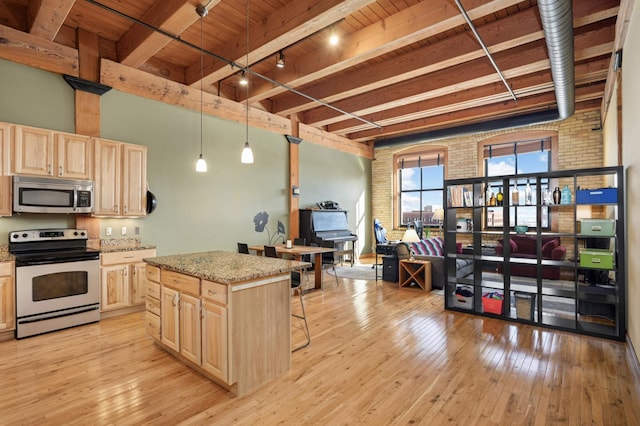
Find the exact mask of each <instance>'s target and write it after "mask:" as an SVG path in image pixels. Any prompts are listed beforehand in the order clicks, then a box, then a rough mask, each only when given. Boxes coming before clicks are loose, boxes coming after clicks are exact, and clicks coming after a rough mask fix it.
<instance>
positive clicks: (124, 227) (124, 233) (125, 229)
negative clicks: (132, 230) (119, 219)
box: [122, 226, 127, 235]
mask: <svg viewBox="0 0 640 426" xmlns="http://www.w3.org/2000/svg"><path fill="white" fill-rule="evenodd" d="M122 235H127V227H126V226H123V227H122Z"/></svg>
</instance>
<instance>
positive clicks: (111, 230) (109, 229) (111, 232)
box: [105, 226, 113, 236]
mask: <svg viewBox="0 0 640 426" xmlns="http://www.w3.org/2000/svg"><path fill="white" fill-rule="evenodd" d="M105 233H106V234H107V236H109V235H111V234H113V229H112V228H111V227H110V226H107V230H106V231H105Z"/></svg>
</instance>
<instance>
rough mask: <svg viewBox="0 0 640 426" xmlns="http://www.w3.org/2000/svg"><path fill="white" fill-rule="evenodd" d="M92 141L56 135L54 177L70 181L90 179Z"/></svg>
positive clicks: (61, 134)
mask: <svg viewBox="0 0 640 426" xmlns="http://www.w3.org/2000/svg"><path fill="white" fill-rule="evenodd" d="M91 147H92V140H91V138H89V137H88V136H80V135H73V134H70V133H57V134H56V152H57V155H56V159H57V164H56V175H57V176H59V177H65V178H70V179H90V178H91V170H92V167H91V166H92V164H93V162H92V160H93V158H92V155H91V154H92V153H93V152H92V150H91Z"/></svg>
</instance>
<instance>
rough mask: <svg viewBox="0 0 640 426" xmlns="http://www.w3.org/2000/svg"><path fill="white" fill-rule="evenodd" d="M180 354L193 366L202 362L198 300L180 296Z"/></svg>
mask: <svg viewBox="0 0 640 426" xmlns="http://www.w3.org/2000/svg"><path fill="white" fill-rule="evenodd" d="M180 354H181V355H182V356H183V357H184V358H185V359H187V360H189V361H191V362H193V363H194V364H197V365H200V362H201V360H202V327H201V321H200V298H199V297H196V296H191V295H189V294H187V293H181V294H180Z"/></svg>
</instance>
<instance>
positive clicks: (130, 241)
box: [100, 237, 156, 253]
mask: <svg viewBox="0 0 640 426" xmlns="http://www.w3.org/2000/svg"><path fill="white" fill-rule="evenodd" d="M154 248H156V246H155V245H152V244H143V243H142V242H141V241H140V238H139V237H133V238H110V239H103V240H100V253H113V252H119V251H133V250H147V249H154Z"/></svg>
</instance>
